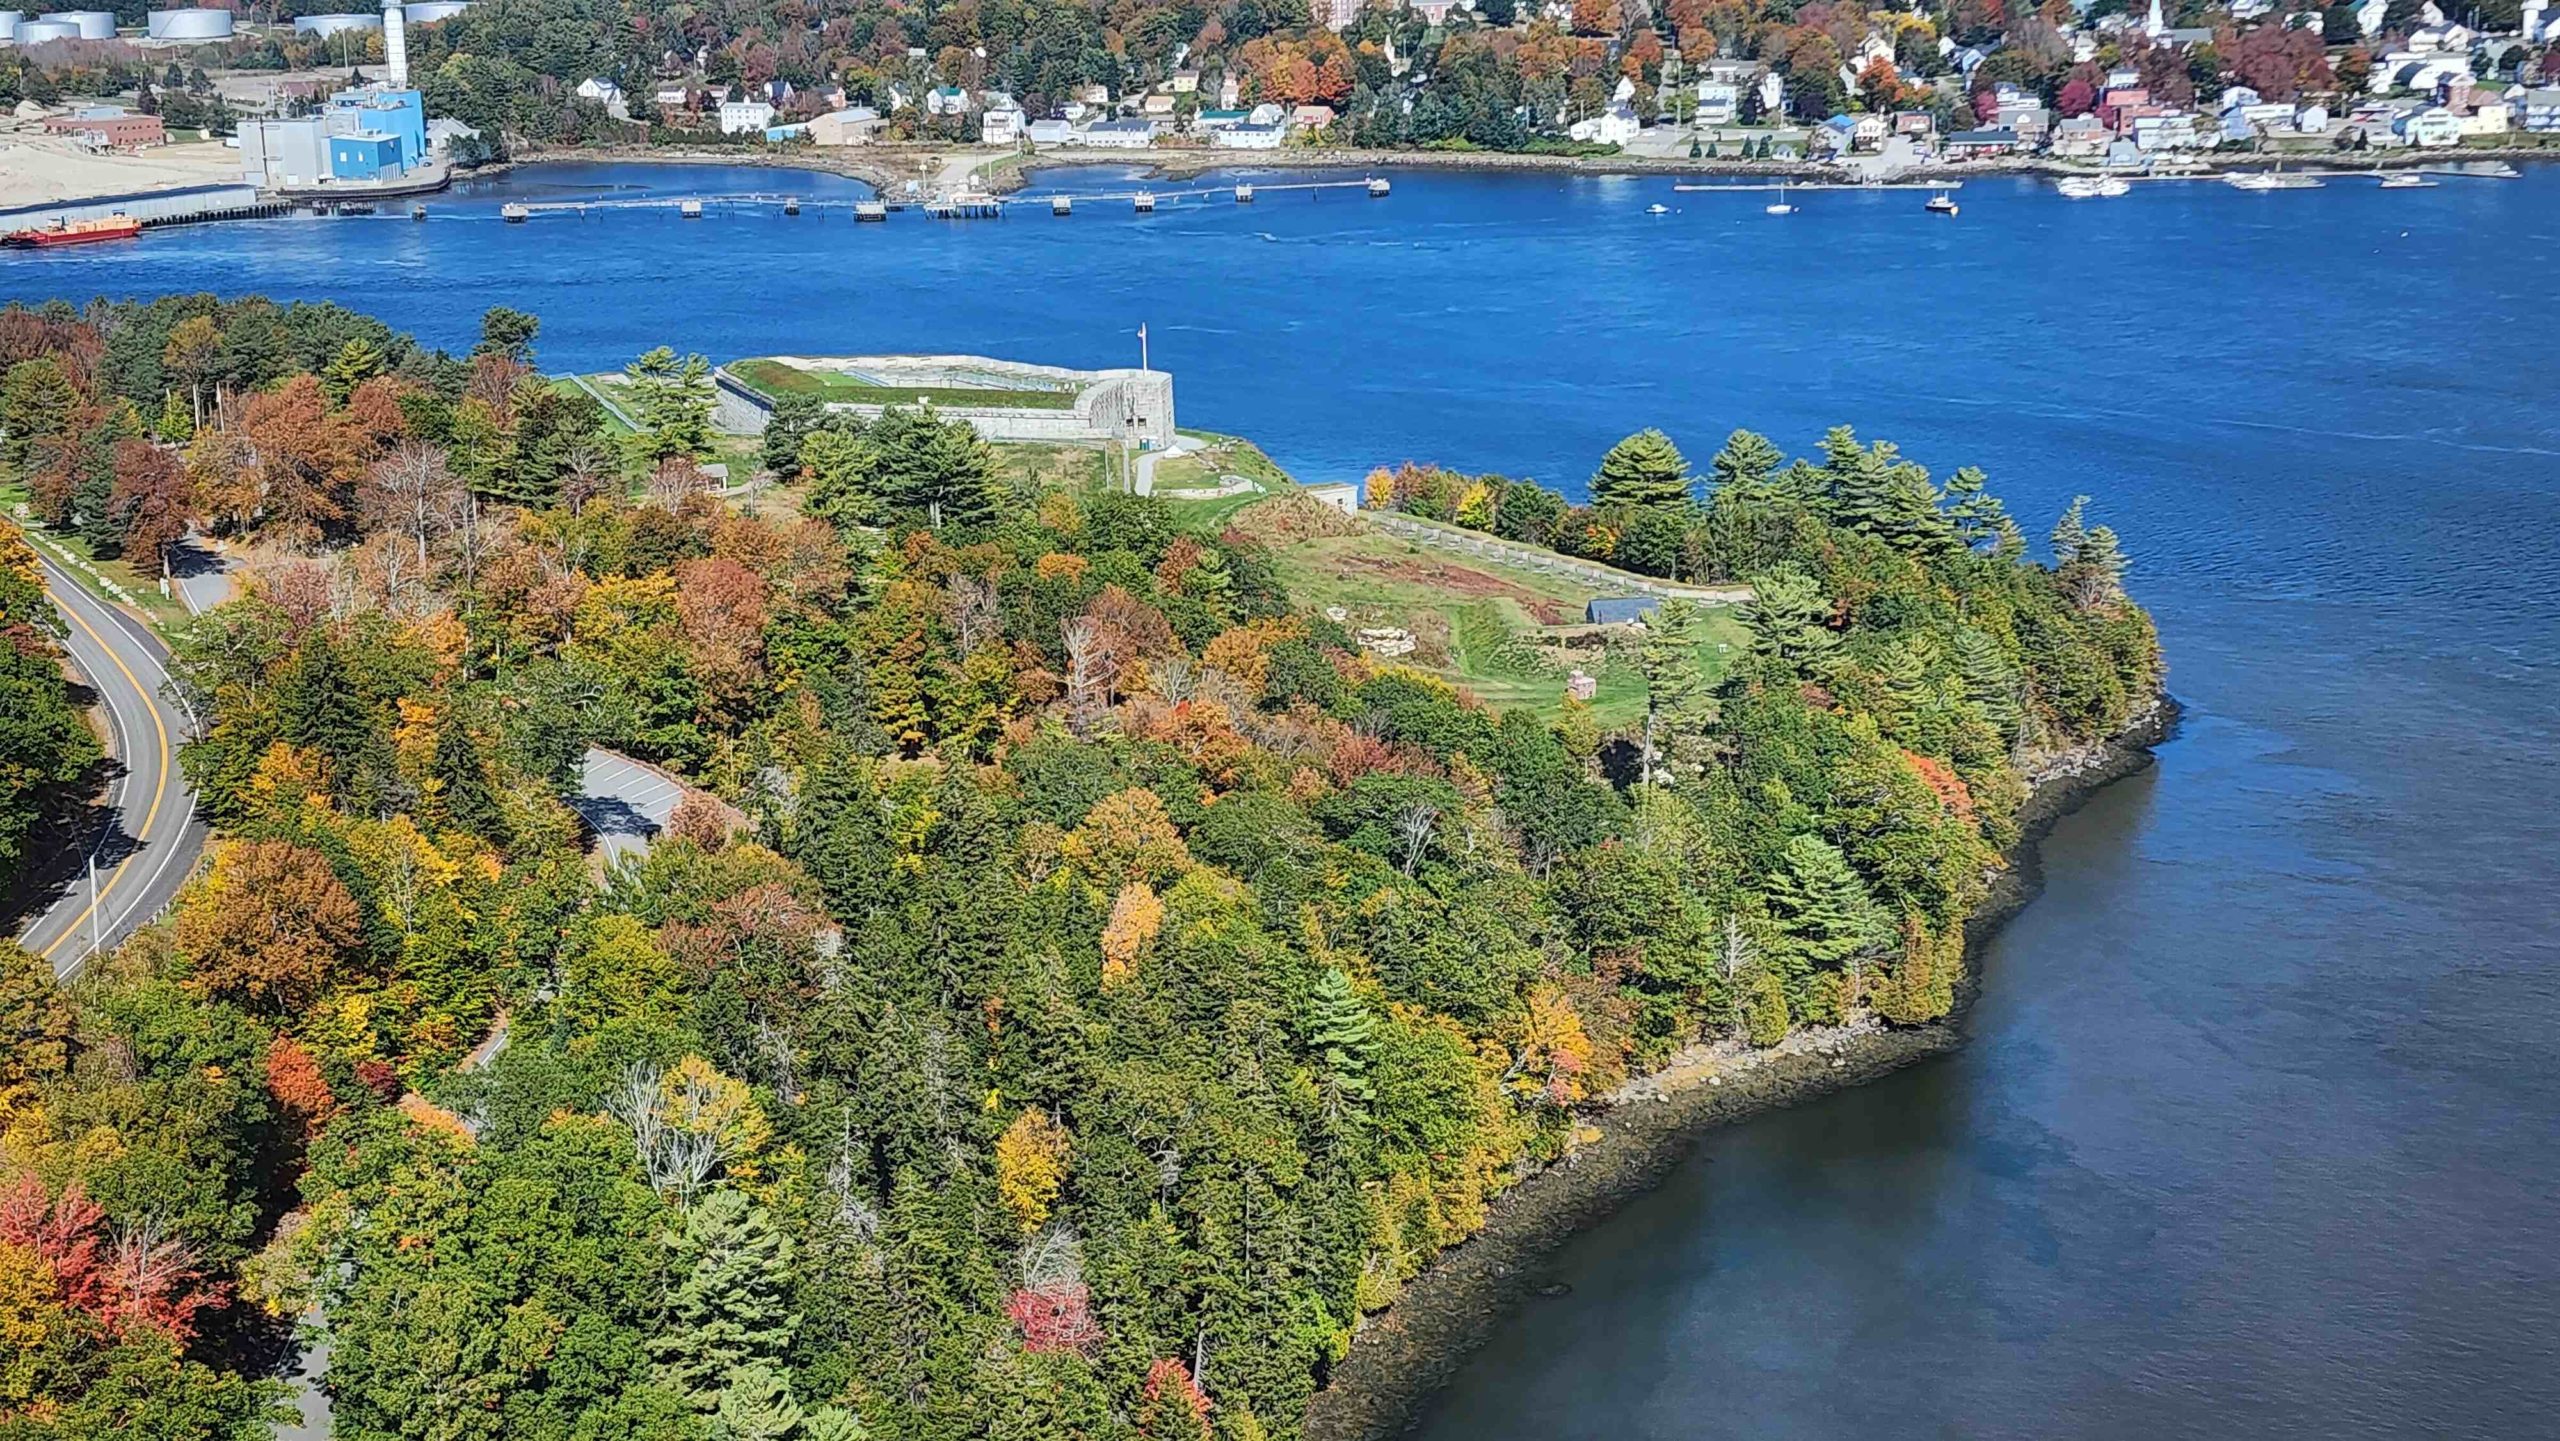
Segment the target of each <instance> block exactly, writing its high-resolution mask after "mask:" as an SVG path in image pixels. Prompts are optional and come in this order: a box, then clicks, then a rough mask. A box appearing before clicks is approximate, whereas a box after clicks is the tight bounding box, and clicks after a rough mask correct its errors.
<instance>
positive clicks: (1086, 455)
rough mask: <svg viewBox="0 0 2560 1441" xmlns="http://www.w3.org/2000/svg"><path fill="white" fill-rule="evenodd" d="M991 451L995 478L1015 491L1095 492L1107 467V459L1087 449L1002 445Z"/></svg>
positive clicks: (1041, 445)
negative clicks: (994, 454) (1012, 487)
mask: <svg viewBox="0 0 2560 1441" xmlns="http://www.w3.org/2000/svg"><path fill="white" fill-rule="evenodd" d="M994 450H995V453H996V476H997V478H998V479H1000V480H1002V481H1004V482H1005V483H1006V484H1007V485H1011V486H1014V487H1016V488H1017V489H1024V488H1027V489H1030V490H1095V489H1099V488H1101V487H1102V486H1103V485H1104V484H1105V483H1106V480H1107V477H1108V475H1109V470H1110V465H1111V460H1110V457H1108V456H1106V455H1104V454H1103V453H1102V452H1101V451H1099V450H1096V449H1094V448H1093V447H1091V446H1087V445H1043V444H1038V443H1035V442H1031V441H1003V442H999V443H998V444H997V445H996V446H995V447H994Z"/></svg>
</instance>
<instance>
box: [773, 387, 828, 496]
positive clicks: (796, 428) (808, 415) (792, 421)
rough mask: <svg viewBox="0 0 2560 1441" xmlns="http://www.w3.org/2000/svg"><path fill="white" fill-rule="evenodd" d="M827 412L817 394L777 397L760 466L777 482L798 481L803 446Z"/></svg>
mask: <svg viewBox="0 0 2560 1441" xmlns="http://www.w3.org/2000/svg"><path fill="white" fill-rule="evenodd" d="M826 413H827V407H826V403H825V402H824V401H821V400H820V399H818V397H816V396H814V395H802V394H799V393H797V392H792V393H788V394H784V395H778V396H776V397H774V401H773V414H772V416H771V417H770V418H769V419H767V420H766V421H765V426H764V441H763V444H762V446H761V447H760V448H759V449H758V451H757V461H758V463H759V464H761V465H763V466H764V468H765V469H766V470H767V471H768V472H770V473H771V474H772V475H774V476H775V477H776V478H777V479H780V480H783V481H785V482H788V481H790V480H792V479H794V478H796V477H797V476H798V475H799V474H800V446H801V444H802V442H804V441H806V440H807V439H808V438H809V432H811V431H813V430H815V429H817V428H818V422H819V421H821V420H823V419H825V418H826Z"/></svg>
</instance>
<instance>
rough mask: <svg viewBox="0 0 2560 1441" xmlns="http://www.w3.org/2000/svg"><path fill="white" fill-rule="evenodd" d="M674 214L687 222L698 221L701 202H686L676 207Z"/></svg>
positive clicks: (700, 214) (700, 212) (700, 216)
mask: <svg viewBox="0 0 2560 1441" xmlns="http://www.w3.org/2000/svg"><path fill="white" fill-rule="evenodd" d="M676 213H677V214H678V215H681V216H683V217H684V218H685V219H687V220H700V219H701V218H702V202H701V201H699V200H688V201H686V202H685V203H683V204H682V205H679V206H677V207H676Z"/></svg>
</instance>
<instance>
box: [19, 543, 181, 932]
mask: <svg viewBox="0 0 2560 1441" xmlns="http://www.w3.org/2000/svg"><path fill="white" fill-rule="evenodd" d="M38 559H39V562H40V563H41V564H42V566H43V567H44V583H45V589H46V591H47V592H48V593H49V594H50V595H51V596H52V598H53V604H54V608H55V609H56V610H59V611H61V612H62V616H63V619H64V621H65V622H66V623H67V624H66V626H65V629H66V631H67V634H65V635H64V637H63V649H64V650H66V651H68V652H69V653H70V656H71V660H72V663H73V664H75V665H77V666H78V667H79V669H80V674H82V675H83V676H86V677H87V678H88V680H89V686H90V689H91V690H93V691H95V692H96V693H97V696H98V701H99V705H100V707H101V708H102V709H103V710H104V711H105V712H106V716H107V724H108V741H107V749H108V753H109V754H110V755H111V756H112V757H113V758H114V762H115V779H114V780H113V781H112V782H111V783H110V784H109V786H108V790H107V797H106V799H107V815H106V819H105V823H104V824H103V825H102V826H101V827H100V829H99V831H98V833H97V835H96V837H95V839H94V841H93V842H92V843H91V846H90V849H89V852H88V854H87V856H86V857H85V859H86V860H87V861H88V862H90V863H92V864H94V865H95V867H96V871H95V874H96V890H95V899H94V903H93V901H92V892H91V882H90V871H89V867H88V866H87V865H82V864H80V863H79V860H78V859H75V860H74V861H73V863H72V864H71V865H69V866H65V867H63V868H62V869H63V870H64V872H65V878H64V879H63V881H62V882H61V887H62V889H61V891H60V893H59V894H58V895H56V896H55V897H54V899H53V900H52V902H51V903H50V904H48V905H46V906H45V907H44V909H42V910H41V911H39V912H37V914H36V917H35V919H34V920H33V921H31V922H29V923H28V925H27V928H26V929H25V930H24V931H23V932H21V933H20V935H19V937H18V942H19V944H20V945H23V946H25V947H26V948H27V949H28V950H30V951H32V952H34V953H35V954H36V955H37V956H39V957H41V958H43V959H44V960H45V961H46V962H47V963H48V964H50V965H51V966H52V967H53V970H54V974H55V975H57V976H69V975H71V974H72V973H73V972H75V971H77V970H79V969H80V967H81V966H82V965H83V964H84V963H85V962H87V961H88V959H89V957H90V956H91V954H93V952H94V950H95V949H96V948H98V947H104V948H107V949H113V948H114V947H115V945H116V944H117V943H118V942H120V941H122V940H123V939H124V938H125V937H126V936H129V935H131V934H133V931H134V928H135V927H137V926H140V925H142V924H143V923H145V922H147V921H149V920H150V919H151V918H152V917H154V916H157V915H158V914H160V912H161V911H162V910H163V909H164V908H166V907H167V906H168V904H169V902H170V901H171V900H172V899H174V898H175V897H176V896H177V894H178V888H179V887H181V886H183V885H185V884H186V881H187V877H188V875H189V874H190V873H192V872H193V871H194V869H195V861H196V857H197V855H199V854H200V853H201V852H202V851H203V850H204V839H205V828H204V823H203V821H202V820H201V819H200V818H199V817H198V816H197V815H196V803H195V796H194V795H193V793H191V792H190V791H189V790H188V789H187V783H186V778H185V777H184V776H183V775H181V774H180V773H179V770H178V746H179V745H180V744H181V743H182V742H183V741H185V740H186V738H187V737H188V735H189V734H191V730H190V726H189V722H188V720H187V717H186V715H185V713H184V712H183V711H181V710H179V709H178V708H177V706H176V704H175V703H174V702H172V701H170V700H168V699H166V698H165V697H163V695H162V694H161V687H162V683H163V682H165V681H166V680H167V679H168V672H167V670H166V669H165V668H164V667H165V661H166V658H167V656H168V651H167V650H166V649H165V648H163V647H162V646H161V644H160V642H159V640H158V638H157V637H155V636H153V635H152V634H151V631H150V629H149V628H148V627H146V626H145V625H143V623H142V622H141V621H139V620H136V619H134V618H133V617H132V616H130V615H128V614H126V613H125V612H123V611H121V610H119V609H117V608H116V607H114V606H111V605H109V604H107V603H106V602H105V601H103V600H100V599H99V598H98V597H97V596H95V595H94V594H92V593H91V592H90V591H89V590H88V589H87V588H86V587H84V586H82V585H81V584H80V582H79V581H78V580H76V579H74V578H73V577H72V576H71V575H70V574H69V573H68V572H66V571H64V570H63V569H62V567H61V566H59V565H58V564H56V563H55V562H54V560H53V558H52V557H50V556H43V555H39V557H38Z"/></svg>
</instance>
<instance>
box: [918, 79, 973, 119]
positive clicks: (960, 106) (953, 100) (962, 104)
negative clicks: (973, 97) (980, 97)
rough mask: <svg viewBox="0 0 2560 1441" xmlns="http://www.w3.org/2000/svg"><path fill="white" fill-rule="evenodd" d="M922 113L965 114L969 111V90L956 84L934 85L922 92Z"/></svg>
mask: <svg viewBox="0 0 2560 1441" xmlns="http://www.w3.org/2000/svg"><path fill="white" fill-rule="evenodd" d="M924 113H925V114H927V115H966V114H968V113H969V92H968V91H966V90H963V89H961V88H960V87H959V86H957V85H936V86H935V87H933V88H932V89H931V90H928V91H926V92H925V93H924Z"/></svg>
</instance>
